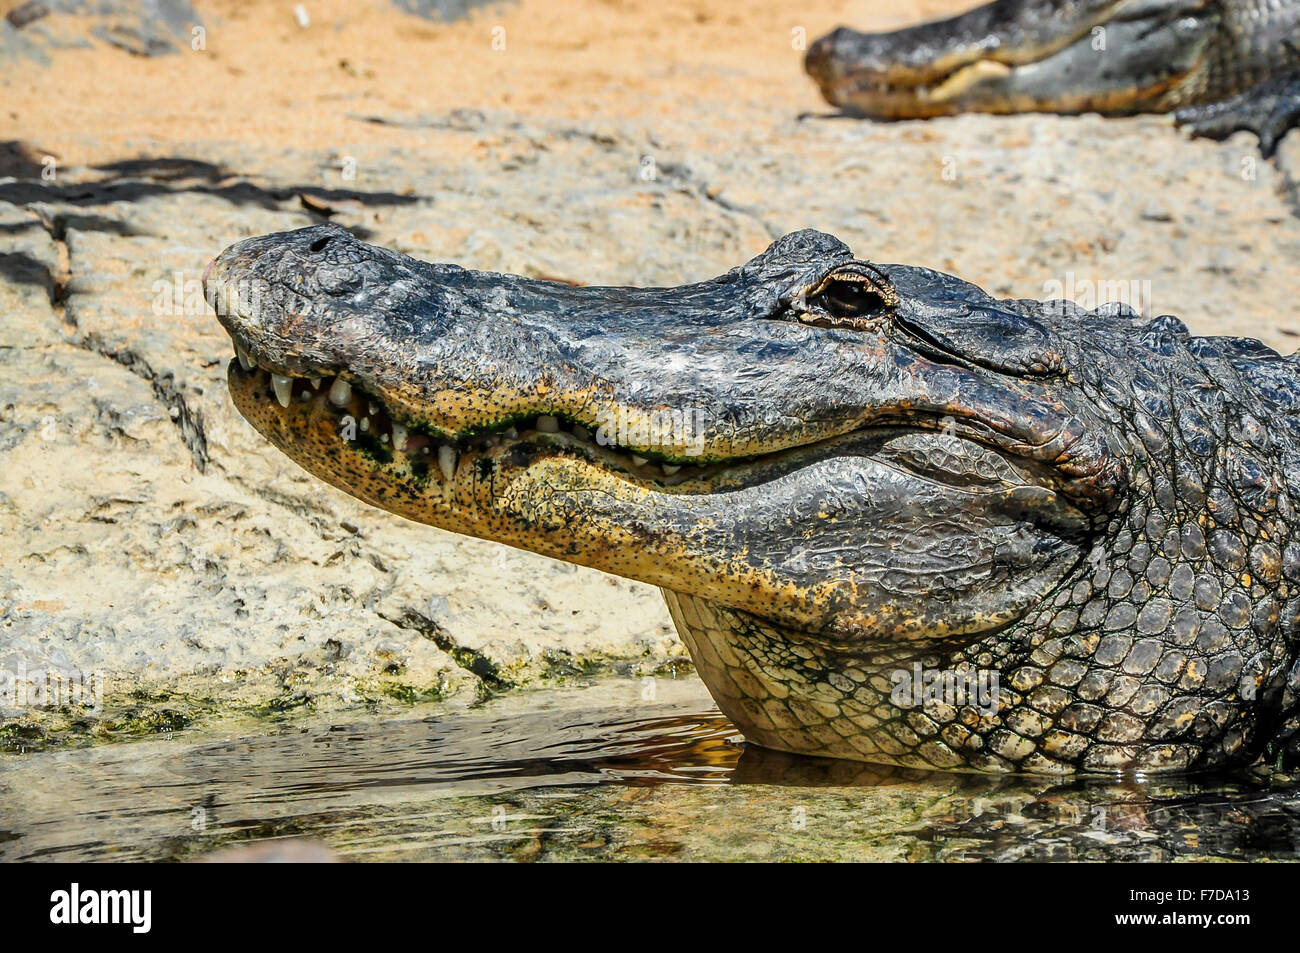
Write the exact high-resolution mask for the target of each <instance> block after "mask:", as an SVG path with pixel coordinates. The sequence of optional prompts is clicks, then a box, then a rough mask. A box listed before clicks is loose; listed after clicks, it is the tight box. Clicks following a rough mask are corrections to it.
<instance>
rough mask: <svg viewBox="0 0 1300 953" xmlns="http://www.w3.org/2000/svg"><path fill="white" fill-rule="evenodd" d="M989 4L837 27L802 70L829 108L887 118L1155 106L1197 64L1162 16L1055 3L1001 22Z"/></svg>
mask: <svg viewBox="0 0 1300 953" xmlns="http://www.w3.org/2000/svg"><path fill="white" fill-rule="evenodd" d="M997 6H998V5H996V4H994V5H989V6H985V7H980V8H977V9H975V10H972V11H969V12H968V13H966V14H962V15H960V16H957V17H954V18H952V19H949V20H943V21H934V22H931V23H925V24H920V25H918V26H914V27H907V28H904V29H902V30H898V31H895V32H892V33H857V32H855V31H852V30H848V29H844V28H841V29H840V30H837V31H835V32H834V33H831V34H828V35H827V36H824V37H822V38H821V39H819V40H818V41H817V42H815V43H814V44H813V45H812V46H811V47H810V48H809V50H808V54H807V56H806V58H805V69H806V70H807V72H808V73H809V75H811V76H812V78H813V79H814V80H815V81H816V82H817V84H818V86H820V87H821V90H822V93H823V95H824V96H825V97H826V98H827V100H828V101H829V102H831V103H832V104H833V105H836V106H840V107H841V108H843V109H845V110H846V111H848V112H850V113H852V114H858V115H864V116H868V117H871V118H875V119H884V120H890V119H924V118H933V117H936V116H949V115H955V114H957V113H962V112H984V113H995V114H1009V113H1023V112H1056V113H1081V112H1088V111H1097V112H1102V113H1110V114H1126V113H1132V112H1142V111H1146V110H1152V109H1154V110H1156V111H1159V109H1161V108H1164V106H1166V105H1167V104H1168V103H1169V102H1170V101H1172V100H1177V99H1179V97H1180V96H1181V95H1182V92H1181V90H1182V87H1183V86H1184V85H1185V84H1186V83H1187V82H1188V80H1189V79H1190V77H1192V76H1193V75H1194V74H1196V73H1198V72H1199V71H1201V70H1203V69H1204V67H1205V62H1204V57H1203V54H1201V53H1199V52H1198V49H1199V47H1198V44H1197V42H1194V41H1190V40H1186V39H1184V38H1182V37H1181V36H1180V34H1179V31H1178V29H1177V28H1176V26H1175V25H1174V24H1173V22H1172V21H1171V19H1170V18H1168V17H1163V16H1156V15H1151V16H1135V17H1128V16H1125V15H1123V12H1122V7H1123V5H1122V4H1094V6H1095V7H1096V9H1094V10H1091V11H1089V10H1087V9H1085V8H1084V7H1083V6H1080V7H1079V8H1077V9H1074V10H1071V9H1070V8H1069V7H1068V6H1064V5H1063V6H1062V8H1061V9H1060V11H1059V14H1060V16H1059V18H1058V19H1057V20H1055V21H1051V20H1047V19H1043V20H1033V19H1031V20H1030V21H1024V22H1019V21H1017V20H1015V19H1014V18H1013V19H1010V20H1004V19H999V18H998V17H997V16H996V15H995V14H996V9H995V8H996V7H997ZM1098 31H1105V32H1106V35H1107V37H1108V41H1107V39H1106V37H1103V38H1102V39H1101V40H1098V36H1097V32H1098ZM1017 33H1022V34H1025V35H1024V36H1023V37H1020V38H1018V39H1016V38H1014V37H1015V35H1016V34H1017ZM1098 42H1101V43H1103V44H1105V43H1107V42H1109V46H1107V45H1103V46H1101V47H1098V46H1096V45H1095V44H1097V43H1098ZM1108 49H1109V50H1110V52H1106V50H1108Z"/></svg>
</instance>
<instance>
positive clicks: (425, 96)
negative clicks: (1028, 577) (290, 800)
mask: <svg viewBox="0 0 1300 953" xmlns="http://www.w3.org/2000/svg"><path fill="white" fill-rule="evenodd" d="M12 6H14V4H12V3H8V4H5V3H0V11H3V10H5V9H7V8H9V7H12ZM304 6H305V8H306V10H307V13H308V16H309V20H310V24H309V25H308V26H306V27H301V26H299V25H298V24H297V22H296V21H295V17H294V14H293V5H291V4H289V3H234V2H223V0H217V2H211V3H200V4H199V5H198V11H199V14H200V15H201V17H202V20H203V25H204V33H203V36H202V39H203V44H202V45H203V47H204V48H203V49H200V50H194V49H188V48H186V49H182V50H180V51H178V52H175V53H173V54H172V55H165V56H156V57H138V56H131V55H128V54H127V53H124V52H123V51H122V50H120V49H116V48H113V47H110V46H108V45H106V44H104V43H102V42H99V41H98V40H89V41H86V42H83V43H82V44H81V45H80V46H77V47H75V48H56V47H53V46H50V45H49V44H43V45H40V55H39V56H36V57H31V56H27V57H18V58H13V57H10V58H8V59H5V58H4V57H3V56H0V314H3V315H4V318H3V319H0V674H2V673H3V672H4V671H11V672H12V671H17V670H21V671H23V672H27V673H29V674H30V673H32V672H42V671H47V670H59V671H77V672H82V673H97V674H98V675H99V676H100V677H101V679H102V684H103V685H104V686H106V687H105V690H104V695H105V699H106V701H105V709H102V710H94V711H90V712H86V711H82V710H81V709H77V710H65V711H63V712H59V711H57V710H51V709H46V708H39V707H33V706H31V705H30V704H27V705H17V706H15V705H12V704H9V705H6V704H5V703H4V699H3V698H0V716H3V720H2V721H0V733H2V734H3V738H4V740H7V741H10V742H12V743H14V744H18V745H32V744H42V743H44V742H45V741H46V740H48V739H49V738H50V737H51V732H53V733H54V734H56V735H57V734H59V733H61V732H65V731H69V732H72V733H73V734H79V733H85V732H92V733H101V734H102V733H108V734H114V733H116V732H127V733H130V732H134V731H152V730H165V729H169V728H172V727H176V726H179V725H183V724H187V723H189V721H191V720H192V719H193V718H196V717H209V716H211V715H212V714H214V713H217V712H220V711H224V710H231V709H234V708H239V709H240V710H241V711H252V712H254V713H259V712H266V713H276V712H283V711H285V710H290V709H296V708H298V707H304V706H305V707H314V708H323V709H329V708H331V707H354V706H369V707H371V708H380V709H383V708H384V707H385V706H399V707H400V706H401V705H403V704H406V703H408V702H409V701H411V700H429V699H441V700H445V701H447V702H449V703H458V702H472V701H474V700H476V699H479V698H482V697H483V696H484V695H485V694H488V693H493V692H498V691H503V690H506V689H508V688H512V687H515V686H524V685H531V684H535V683H537V682H538V681H539V680H555V679H571V678H575V677H579V678H580V677H583V676H585V675H586V674H588V673H590V672H592V671H598V670H607V669H609V668H614V669H615V670H617V671H620V672H623V673H624V674H636V675H645V674H660V675H663V674H672V673H675V672H681V671H683V670H684V666H683V662H682V649H681V646H680V644H679V643H678V642H677V640H676V638H675V635H674V634H673V633H672V631H671V627H670V624H669V622H668V619H667V615H666V612H665V610H664V609H663V606H662V603H661V601H660V600H659V598H658V595H657V593H655V592H653V591H652V590H650V589H649V588H648V587H645V586H641V585H637V584H633V583H628V582H625V581H622V580H616V579H613V578H611V577H607V576H602V575H601V574H598V573H594V572H589V571H585V570H578V569H576V568H574V567H569V566H564V565H562V564H559V563H554V562H551V561H549V560H545V559H542V558H540V557H535V556H531V555H529V554H526V553H519V552H515V551H507V550H505V549H503V548H502V547H498V546H494V545H492V544H488V543H483V542H479V541H474V540H467V539H462V538H459V537H454V536H450V535H448V534H445V533H441V532H438V531H435V530H431V529H428V528H426V527H420V526H416V525H414V524H409V523H404V522H402V521H400V520H398V519H397V518H395V517H392V516H390V515H388V514H386V513H382V512H380V511H377V510H373V509H371V508H368V507H366V506H364V505H362V504H360V503H357V502H356V501H354V500H352V499H350V498H348V497H346V496H344V495H342V494H341V493H337V492H335V491H333V490H331V489H329V488H327V487H324V486H322V485H321V484H319V483H318V482H317V481H315V480H313V479H312V478H310V477H309V476H307V475H305V474H303V473H302V472H301V471H299V470H297V469H296V468H295V467H294V466H293V465H292V464H290V463H289V462H288V461H287V460H285V459H283V458H282V457H279V456H278V455H277V454H275V452H274V451H273V450H272V449H271V448H270V447H269V446H267V445H266V444H265V442H264V441H262V440H261V438H260V437H258V436H257V435H256V434H255V433H254V432H253V431H252V430H251V428H249V427H248V426H247V425H246V424H245V423H244V422H243V420H242V419H241V418H239V416H238V415H237V414H236V413H235V412H234V411H233V409H232V408H231V407H230V404H229V401H228V399H227V397H226V394H225V385H224V375H223V368H224V366H225V363H226V362H227V361H228V360H229V358H230V343H229V339H228V338H227V337H226V336H225V334H224V333H223V332H222V331H221V329H220V328H219V327H218V326H217V324H216V322H215V320H213V319H212V318H211V317H210V316H209V315H208V314H207V313H206V309H205V308H204V307H203V306H202V303H201V301H199V302H198V303H197V305H196V306H194V307H188V306H187V304H186V303H183V302H184V299H186V297H187V295H188V294H189V292H188V291H187V290H186V289H187V288H190V289H192V288H193V287H194V283H196V282H197V278H198V275H199V274H200V273H201V270H202V268H203V266H204V264H205V263H206V262H207V260H208V259H210V258H211V257H212V256H213V255H214V254H215V253H217V252H218V251H220V249H221V248H223V247H225V246H226V245H228V244H230V243H231V242H233V241H235V240H237V239H239V238H241V237H244V236H246V235H250V234H256V233H260V232H266V231H272V230H279V229H286V228H295V227H299V226H302V225H307V224H311V223H313V222H320V221H323V220H325V219H326V218H329V219H331V220H333V221H336V222H338V223H340V224H342V225H344V226H345V227H348V228H351V229H353V230H354V231H355V232H357V233H358V234H360V235H362V236H364V237H366V238H367V239H368V240H372V241H375V242H378V243H381V244H384V245H387V246H390V247H394V248H397V249H399V250H401V251H404V252H407V253H409V254H414V255H417V256H421V257H426V258H431V259H436V260H445V261H457V262H460V263H462V264H466V265H469V266H472V267H479V268H485V269H493V270H501V271H513V272H518V273H524V274H534V275H547V276H555V277H563V278H569V279H573V280H578V281H584V282H589V283H615V284H677V283H680V282H683V281H688V280H697V279H700V278H705V277H709V276H712V275H715V274H719V273H721V272H723V271H725V270H727V269H729V268H731V267H733V266H734V265H736V264H738V263H740V262H742V261H744V260H745V259H747V258H749V257H750V256H752V255H754V254H756V253H757V252H759V251H761V250H762V249H763V248H764V247H765V246H766V245H767V244H768V243H769V242H770V241H771V240H772V239H773V238H774V237H776V236H779V235H780V234H782V233H784V232H786V231H789V230H792V229H796V228H803V227H809V226H811V227H817V228H821V229H823V230H826V231H829V232H832V233H834V234H836V235H838V236H839V237H841V238H842V239H844V240H845V241H847V242H848V243H849V244H850V245H851V246H853V247H854V248H855V250H856V251H857V252H858V253H859V254H860V255H862V256H863V257H867V258H874V259H876V260H879V261H906V262H910V263H914V264H922V265H928V266H931V267H937V268H941V269H944V270H947V271H951V272H953V273H956V274H959V275H961V276H962V277H965V278H968V279H970V280H973V281H976V282H978V283H980V284H982V285H983V286H984V287H986V288H988V289H990V290H991V291H993V292H995V293H999V294H1004V295H1008V296H1017V297H1035V298H1039V297H1045V296H1050V295H1051V294H1054V293H1055V294H1059V293H1062V292H1064V293H1065V294H1067V295H1068V296H1071V297H1075V298H1076V299H1079V300H1081V301H1083V302H1084V303H1089V304H1095V303H1097V302H1096V301H1095V300H1091V301H1090V300H1089V296H1090V295H1093V296H1095V292H1096V291H1097V290H1098V289H1100V288H1103V287H1104V288H1109V289H1111V290H1112V291H1114V289H1119V290H1120V293H1121V294H1122V295H1123V296H1126V297H1127V300H1129V303H1131V304H1134V305H1135V306H1137V307H1139V308H1142V309H1145V310H1147V311H1149V312H1151V313H1153V314H1155V313H1160V312H1172V313H1175V314H1178V315H1180V316H1181V317H1183V318H1184V319H1185V320H1186V321H1187V323H1188V324H1189V325H1190V326H1191V327H1192V328H1193V330H1195V331H1197V332H1199V333H1219V334H1245V335H1250V336H1254V337H1260V338H1262V339H1263V340H1265V341H1266V342H1267V343H1269V344H1271V345H1273V346H1275V347H1278V348H1279V349H1284V350H1287V351H1290V350H1293V349H1294V347H1295V344H1296V339H1297V338H1298V337H1300V313H1297V311H1296V308H1295V300H1294V296H1295V289H1296V288H1297V287H1300V221H1297V219H1296V217H1295V215H1294V212H1293V206H1292V204H1291V203H1292V201H1293V197H1292V196H1291V195H1290V194H1289V193H1288V190H1289V189H1292V188H1293V183H1294V182H1295V180H1296V171H1297V169H1300V145H1298V144H1297V143H1298V141H1300V136H1297V134H1294V133H1293V134H1292V136H1291V137H1290V139H1289V140H1288V142H1287V144H1286V145H1285V146H1284V149H1283V151H1282V155H1281V158H1280V161H1279V163H1278V164H1270V163H1263V162H1261V161H1260V160H1259V159H1258V157H1257V156H1256V153H1255V150H1254V144H1253V139H1252V137H1250V136H1248V135H1240V136H1237V137H1234V138H1233V139H1231V140H1229V141H1228V142H1226V143H1222V144H1220V143H1211V142H1203V141H1191V140H1188V139H1187V138H1186V137H1185V136H1184V135H1183V134H1181V133H1179V132H1178V131H1176V130H1174V129H1173V127H1172V125H1171V123H1170V121H1169V119H1168V118H1167V117H1158V116H1157V117H1139V118H1135V119H1125V120H1104V119H1101V118H1100V117H1096V116H1084V117H1066V118H1061V117H1036V116H1034V117H1012V118H1005V119H1000V118H993V117H980V116H969V117H959V118H955V119H947V120H937V121H934V122H931V123H902V124H892V125H891V124H885V125H877V124H872V123H865V122H859V121H853V120H843V119H830V118H825V116H826V114H827V109H826V107H825V105H824V104H823V103H822V102H821V101H820V100H819V98H818V95H817V93H816V90H815V88H814V86H813V85H812V84H811V82H809V81H808V80H807V79H806V78H805V77H804V76H803V74H802V71H801V66H800V62H801V52H800V51H799V50H797V49H795V48H794V47H795V46H797V45H798V40H799V37H800V34H799V33H797V32H796V31H798V30H800V29H802V30H803V31H804V33H803V34H802V35H803V36H805V37H806V39H807V41H808V42H811V40H813V39H815V38H816V37H817V36H818V35H820V34H821V33H823V32H825V31H826V30H828V29H831V28H832V27H834V26H836V25H838V24H840V23H844V22H848V23H852V24H854V25H856V26H859V27H862V28H867V27H875V28H885V27H890V26H897V25H901V24H903V23H907V22H911V21H913V20H915V19H918V18H920V17H922V16H930V15H939V14H942V13H947V12H952V11H953V10H955V9H956V8H957V7H959V6H961V4H956V3H939V2H917V3H899V4H892V3H890V4H886V3H883V2H880V3H867V2H860V3H803V4H798V5H792V4H790V3H789V2H785V0H782V2H777V0H758V2H751V3H747V4H745V5H743V6H742V5H739V4H724V3H716V2H703V0H697V2H684V0H668V2H653V3H651V2H644V3H640V2H563V3H556V2H550V3H544V2H534V0H523V2H519V3H513V4H504V5H501V6H499V7H489V8H486V9H483V10H479V11H477V12H475V13H474V14H472V15H471V16H470V17H469V18H467V19H464V20H460V21H456V22H452V23H443V22H436V21H431V20H425V19H420V18H417V17H414V16H411V15H409V14H406V13H403V12H401V11H399V10H397V9H396V8H394V7H392V6H390V5H389V4H387V3H383V2H380V0H369V2H365V3H344V2H308V3H305V4H304ZM34 29H38V30H40V31H46V33H48V35H50V36H54V37H68V36H72V37H76V36H77V35H78V32H77V31H78V29H79V24H78V22H77V21H76V20H75V19H72V18H69V17H67V16H62V15H60V16H51V17H49V18H47V21H45V22H42V23H41V24H36V25H33V26H32V27H27V28H26V30H28V31H31V30H34ZM501 31H504V32H501ZM0 39H3V37H0ZM9 39H11V40H12V39H13V38H12V36H10V37H9ZM494 41H495V42H496V45H497V46H498V47H500V46H501V44H502V41H504V49H499V48H494ZM3 50H4V46H3V44H0V53H2V52H3ZM47 170H48V171H51V172H52V174H51V175H43V173H44V172H46V171H47ZM168 288H175V289H177V294H176V295H174V296H172V292H171V291H168V290H166V289H168ZM160 289H163V290H160ZM164 297H165V298H166V300H165V301H164V300H162V299H163V298H164ZM685 670H688V667H686V668H685ZM29 681H30V678H29Z"/></svg>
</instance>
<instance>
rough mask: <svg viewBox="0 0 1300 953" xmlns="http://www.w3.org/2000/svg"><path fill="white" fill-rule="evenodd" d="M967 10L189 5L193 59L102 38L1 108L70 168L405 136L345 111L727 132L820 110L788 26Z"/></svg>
mask: <svg viewBox="0 0 1300 953" xmlns="http://www.w3.org/2000/svg"><path fill="white" fill-rule="evenodd" d="M17 5H18V4H16V3H14V2H12V0H10V2H7V3H0V12H2V11H4V10H5V8H6V7H14V6H17ZM969 5H970V4H963V3H961V2H951V0H900V2H879V0H877V2H857V3H824V2H823V3H813V4H808V3H800V4H791V3H789V2H788V0H758V2H747V3H744V4H740V3H726V2H716V0H694V2H690V0H646V2H624V0H589V2H581V0H579V2H574V0H564V2H522V3H502V4H490V5H488V6H486V7H485V8H483V9H480V10H476V11H474V12H472V13H471V14H470V16H469V17H467V18H466V19H463V20H460V21H457V22H452V23H439V22H431V21H425V20H421V19H418V18H416V17H413V16H406V15H402V14H400V13H398V12H397V11H395V10H394V9H393V8H392V6H391V5H390V4H389V3H386V2H384V0H361V2H356V0H352V2H349V0H311V2H308V3H305V4H304V7H305V8H306V10H307V12H308V15H309V18H310V25H309V26H308V27H306V28H302V27H300V26H298V23H297V21H296V20H295V18H294V14H293V12H292V11H293V6H294V5H293V4H290V3H287V2H281V3H264V2H263V3H248V2H239V0H215V2H211V3H200V4H199V5H198V8H197V9H198V12H199V13H200V15H201V16H202V17H203V20H204V27H205V35H204V42H205V47H206V48H205V49H204V50H203V51H201V52H197V53H194V54H193V55H191V54H190V53H189V52H187V53H186V54H184V55H181V56H172V57H162V58H152V59H150V58H142V57H124V56H122V55H121V53H120V51H117V50H114V49H112V48H111V47H108V46H106V45H103V44H97V45H96V47H95V49H94V50H93V51H83V50H77V51H71V52H69V53H65V54H60V55H57V56H56V57H55V59H54V63H53V67H52V70H51V71H45V70H35V69H31V70H24V71H20V73H19V75H17V76H14V75H10V76H8V77H6V80H5V82H4V84H3V88H4V90H5V94H4V110H5V113H6V114H7V119H8V120H10V121H12V122H13V124H14V126H13V128H14V129H16V130H22V132H23V138H24V139H27V140H29V141H33V142H36V143H40V144H43V145H44V146H47V147H48V148H49V149H51V150H54V151H56V152H58V153H59V155H60V158H61V159H62V161H63V162H64V163H65V164H69V165H76V164H89V163H91V162H105V161H112V160H113V159H115V158H121V157H130V156H133V155H135V154H136V150H138V149H139V148H140V146H141V145H142V144H144V143H150V144H152V143H155V142H163V143H166V142H172V143H188V142H194V141H202V140H224V141H232V142H242V143H247V144H256V145H267V146H270V145H274V144H277V143H283V144H298V145H301V144H303V143H312V144H313V147H314V148H328V147H329V146H331V145H332V146H335V147H342V146H345V145H350V144H352V143H354V142H356V141H357V139H358V136H359V134H362V133H364V136H365V141H366V142H367V143H369V144H371V145H375V146H394V147H398V148H401V147H404V146H407V145H408V144H409V137H407V136H404V135H403V134H402V132H401V131H400V130H395V129H380V128H371V129H358V127H357V125H356V123H355V122H354V121H353V120H351V119H349V118H348V117H349V114H350V113H357V112H360V113H379V114H391V113H407V114H410V113H429V112H446V111H449V110H452V109H457V108H473V109H485V110H497V109H499V110H510V111H512V112H514V113H516V114H518V115H520V116H529V117H551V118H568V119H578V118H582V119H586V118H598V117H603V118H609V119H641V120H646V121H648V122H654V123H656V124H660V125H662V126H663V127H664V128H668V129H674V130H689V129H692V128H699V126H700V124H701V122H702V121H707V123H708V125H709V127H710V128H711V129H712V130H713V131H716V132H719V133H724V132H725V131H726V129H727V128H728V127H729V126H733V125H738V126H742V127H748V126H751V125H752V124H753V123H754V122H755V120H756V118H757V117H761V116H766V117H768V119H769V120H770V119H774V118H776V117H784V116H787V115H790V114H793V113H798V112H804V111H825V109H826V106H825V104H824V103H823V102H822V100H821V99H820V97H819V95H818V94H817V91H816V88H815V87H814V86H813V85H812V83H811V82H809V81H808V80H807V79H806V78H805V77H804V75H803V68H802V52H801V51H800V49H796V46H797V45H798V44H797V39H798V37H797V36H796V32H795V31H797V30H802V31H803V33H802V36H803V37H805V38H806V42H811V41H812V40H813V39H815V38H816V37H818V36H820V35H822V34H823V33H825V32H827V31H829V30H831V29H833V28H835V27H836V26H839V25H840V24H842V23H850V22H851V23H854V24H857V25H859V26H861V27H862V28H878V29H889V28H893V27H896V26H901V25H905V24H906V23H909V22H913V21H915V20H917V19H920V18H923V17H933V16H940V15H946V14H948V13H951V12H953V11H955V10H958V9H960V8H961V7H963V6H969ZM805 45H806V44H805ZM56 77H57V79H56ZM719 107H722V108H719Z"/></svg>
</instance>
